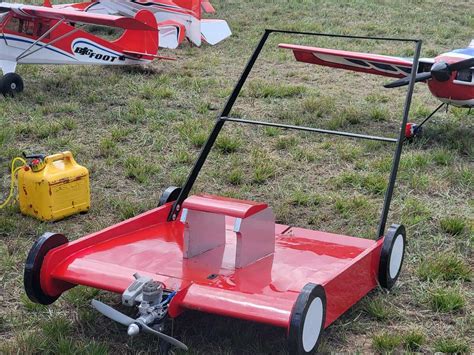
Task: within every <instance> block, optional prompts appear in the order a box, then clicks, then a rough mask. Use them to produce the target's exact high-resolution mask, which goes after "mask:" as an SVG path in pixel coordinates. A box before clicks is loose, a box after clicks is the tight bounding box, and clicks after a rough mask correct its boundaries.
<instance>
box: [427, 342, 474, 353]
mask: <svg viewBox="0 0 474 355" xmlns="http://www.w3.org/2000/svg"><path fill="white" fill-rule="evenodd" d="M469 348H470V347H469V345H468V343H467V342H466V341H465V340H462V339H453V338H441V339H438V340H436V342H435V343H434V349H435V351H437V352H441V353H446V354H464V353H469V352H470V351H472V349H469Z"/></svg>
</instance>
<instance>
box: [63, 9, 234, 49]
mask: <svg viewBox="0 0 474 355" xmlns="http://www.w3.org/2000/svg"><path fill="white" fill-rule="evenodd" d="M55 7H56V8H63V9H72V10H79V11H86V12H89V13H99V14H108V15H120V16H129V17H133V16H135V14H136V13H137V12H138V11H140V10H143V9H146V10H148V11H151V12H152V13H153V14H154V15H155V17H156V19H157V21H158V22H167V23H169V24H170V25H172V24H177V25H178V26H175V27H173V26H168V27H161V28H160V47H162V48H176V47H178V45H179V44H180V43H181V37H180V34H181V32H182V33H183V37H182V38H184V37H186V38H187V39H188V40H189V41H191V42H192V43H194V44H195V45H197V46H200V45H201V42H202V40H204V41H206V42H207V43H209V44H211V45H214V44H217V43H219V42H221V41H223V40H224V39H226V38H227V37H229V36H230V35H231V34H232V32H231V30H230V28H229V25H228V24H227V22H226V21H224V20H216V19H203V18H202V16H201V15H202V10H204V11H205V12H208V13H214V12H215V10H214V7H213V6H212V5H211V3H210V2H209V0H149V1H147V0H93V1H88V2H83V3H77V4H68V5H56V6H55Z"/></svg>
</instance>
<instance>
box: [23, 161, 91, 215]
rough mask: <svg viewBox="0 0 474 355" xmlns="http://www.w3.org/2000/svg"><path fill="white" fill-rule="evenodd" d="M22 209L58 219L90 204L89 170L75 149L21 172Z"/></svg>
mask: <svg viewBox="0 0 474 355" xmlns="http://www.w3.org/2000/svg"><path fill="white" fill-rule="evenodd" d="M18 195H19V196H18V197H19V201H20V210H21V213H23V214H25V215H29V216H33V217H35V218H38V219H40V220H42V221H57V220H59V219H62V218H65V217H68V216H71V215H73V214H76V213H80V212H86V211H88V210H89V208H90V186H89V171H88V170H87V169H86V168H85V167H83V166H81V165H79V164H77V163H76V161H75V160H74V158H73V156H72V154H71V152H64V153H61V154H55V155H50V156H48V157H46V158H45V159H44V162H41V164H38V165H36V166H35V167H32V166H30V165H26V166H24V167H23V168H22V169H21V170H20V171H19V172H18Z"/></svg>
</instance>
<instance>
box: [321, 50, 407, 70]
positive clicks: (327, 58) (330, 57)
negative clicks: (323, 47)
mask: <svg viewBox="0 0 474 355" xmlns="http://www.w3.org/2000/svg"><path fill="white" fill-rule="evenodd" d="M313 55H314V56H315V57H316V58H318V59H320V60H323V61H325V62H329V63H333V64H341V65H348V66H351V67H356V68H361V69H372V70H376V71H379V72H383V73H387V74H403V75H405V76H406V75H408V74H407V73H406V72H404V71H403V70H401V69H400V68H398V67H397V66H396V65H392V64H387V65H389V66H390V67H392V68H394V69H396V71H393V70H385V69H382V68H379V67H377V66H375V65H373V64H372V63H370V62H369V61H367V60H361V59H358V60H360V61H361V62H364V63H366V64H367V65H368V66H365V65H361V64H357V63H354V62H351V61H349V60H347V59H346V58H344V57H339V56H335V55H330V54H321V53H313ZM383 64H385V63H383Z"/></svg>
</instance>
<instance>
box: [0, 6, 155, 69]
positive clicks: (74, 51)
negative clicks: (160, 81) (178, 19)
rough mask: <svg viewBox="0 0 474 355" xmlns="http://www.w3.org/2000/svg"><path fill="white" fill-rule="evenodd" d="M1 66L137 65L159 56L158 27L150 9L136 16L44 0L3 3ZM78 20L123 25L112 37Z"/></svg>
mask: <svg viewBox="0 0 474 355" xmlns="http://www.w3.org/2000/svg"><path fill="white" fill-rule="evenodd" d="M0 8H1V9H8V10H9V11H7V12H4V13H3V15H2V16H0V69H1V70H2V72H3V74H7V73H12V72H15V69H16V65H17V64H22V63H24V64H62V65H65V64H82V65H87V64H90V65H92V64H94V65H135V64H145V63H148V62H150V61H152V60H154V59H155V58H156V52H157V49H158V31H157V23H156V19H155V17H154V16H153V15H152V14H151V13H149V12H146V11H143V12H140V13H138V14H137V15H136V16H135V18H133V19H132V18H120V17H116V16H109V15H92V14H84V15H77V14H74V13H73V14H71V13H70V12H68V11H64V10H55V9H51V8H46V7H40V6H23V5H14V4H7V3H0ZM76 21H77V22H83V23H91V24H98V25H104V26H109V25H110V26H115V27H121V28H124V29H125V31H124V33H123V34H122V36H121V37H120V38H119V39H117V40H115V41H108V40H105V39H103V38H100V37H98V36H95V35H93V34H91V33H88V32H86V31H84V30H82V29H81V28H80V27H79V26H78V25H75V23H76Z"/></svg>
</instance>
